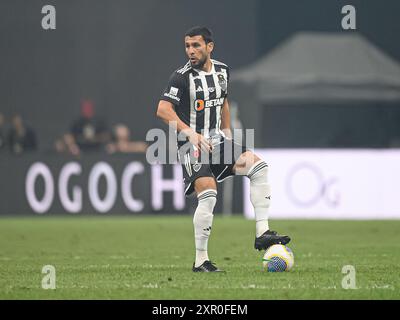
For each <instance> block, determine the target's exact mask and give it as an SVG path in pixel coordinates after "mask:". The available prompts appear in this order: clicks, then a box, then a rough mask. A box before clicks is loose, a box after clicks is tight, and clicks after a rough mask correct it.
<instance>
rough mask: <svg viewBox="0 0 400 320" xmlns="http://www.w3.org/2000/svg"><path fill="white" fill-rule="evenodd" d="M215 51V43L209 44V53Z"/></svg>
mask: <svg viewBox="0 0 400 320" xmlns="http://www.w3.org/2000/svg"><path fill="white" fill-rule="evenodd" d="M213 50H214V42H209V43H207V51H208V52H209V53H211V52H212V51H213Z"/></svg>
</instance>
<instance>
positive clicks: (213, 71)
mask: <svg viewBox="0 0 400 320" xmlns="http://www.w3.org/2000/svg"><path fill="white" fill-rule="evenodd" d="M193 70H195V71H196V72H197V73H198V74H199V75H207V74H213V73H215V66H214V62H213V61H212V60H211V70H210V72H205V71H204V70H200V69H196V68H193Z"/></svg>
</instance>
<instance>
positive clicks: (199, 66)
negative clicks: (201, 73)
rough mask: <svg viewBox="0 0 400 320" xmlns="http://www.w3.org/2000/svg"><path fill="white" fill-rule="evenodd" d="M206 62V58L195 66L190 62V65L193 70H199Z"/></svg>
mask: <svg viewBox="0 0 400 320" xmlns="http://www.w3.org/2000/svg"><path fill="white" fill-rule="evenodd" d="M206 61H207V57H204V58H203V59H199V61H198V62H197V63H196V64H194V63H192V62H190V64H191V65H192V67H193V68H196V69H201V68H203V66H204V64H205V63H206Z"/></svg>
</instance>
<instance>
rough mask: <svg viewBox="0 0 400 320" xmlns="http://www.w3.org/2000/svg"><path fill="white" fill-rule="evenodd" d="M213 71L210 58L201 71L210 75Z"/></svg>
mask: <svg viewBox="0 0 400 320" xmlns="http://www.w3.org/2000/svg"><path fill="white" fill-rule="evenodd" d="M211 69H212V62H211V59H210V58H208V59H207V61H206V62H205V63H204V65H203V67H202V68H201V69H200V70H202V71H204V72H207V73H209V72H211Z"/></svg>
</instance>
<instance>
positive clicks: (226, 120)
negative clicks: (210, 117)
mask: <svg viewBox="0 0 400 320" xmlns="http://www.w3.org/2000/svg"><path fill="white" fill-rule="evenodd" d="M221 130H222V132H223V133H224V134H225V136H226V137H227V138H229V139H232V131H231V114H230V112H229V102H228V98H225V99H224V104H223V105H222V112H221Z"/></svg>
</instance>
